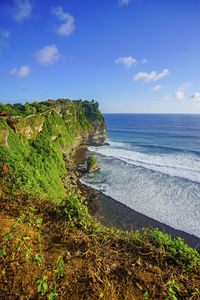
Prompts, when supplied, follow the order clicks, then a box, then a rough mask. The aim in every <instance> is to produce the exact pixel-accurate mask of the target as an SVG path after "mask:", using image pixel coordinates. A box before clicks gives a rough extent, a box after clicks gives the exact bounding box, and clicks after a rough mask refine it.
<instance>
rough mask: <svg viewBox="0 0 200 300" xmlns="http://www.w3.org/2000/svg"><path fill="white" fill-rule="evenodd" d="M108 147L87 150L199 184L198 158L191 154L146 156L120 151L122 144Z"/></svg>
mask: <svg viewBox="0 0 200 300" xmlns="http://www.w3.org/2000/svg"><path fill="white" fill-rule="evenodd" d="M110 145H111V146H110V147H109V146H106V147H89V150H90V151H92V152H96V153H98V154H101V155H104V156H107V157H112V158H116V159H119V160H122V161H124V162H126V163H128V164H132V165H135V166H138V167H143V168H146V169H149V170H152V171H156V172H160V173H163V174H167V175H170V176H176V177H180V178H184V179H187V180H190V181H194V182H199V183H200V157H199V156H197V155H195V154H193V153H184V152H182V153H176V154H161V153H160V154H146V153H142V152H139V151H135V150H125V149H120V147H123V143H113V142H112V143H110Z"/></svg>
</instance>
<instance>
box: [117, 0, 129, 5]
mask: <svg viewBox="0 0 200 300" xmlns="http://www.w3.org/2000/svg"><path fill="white" fill-rule="evenodd" d="M130 1H131V0H119V4H120V5H128V4H129V3H130Z"/></svg>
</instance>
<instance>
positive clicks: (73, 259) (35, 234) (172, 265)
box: [0, 101, 200, 300]
mask: <svg viewBox="0 0 200 300" xmlns="http://www.w3.org/2000/svg"><path fill="white" fill-rule="evenodd" d="M50 103H52V102H50ZM42 105H44V104H40V105H39V106H38V104H37V105H36V107H37V108H35V110H34V111H33V109H32V107H31V108H30V107H29V106H26V108H25V109H24V108H23V107H20V106H19V107H20V110H19V108H15V110H14V111H13V108H12V107H8V108H9V109H10V111H9V116H8V115H6V116H4V117H1V120H0V142H1V144H0V220H1V225H0V265H1V270H0V299H48V300H53V299H70V300H71V299H77V300H79V299H106V300H107V299H108V300H110V299H111V300H112V299H113V300H115V299H127V300H129V299H130V300H131V299H173V300H175V299H200V254H199V253H198V252H197V251H196V250H195V249H192V248H190V247H188V246H187V245H186V244H185V243H184V242H183V241H182V240H181V239H180V238H178V239H172V238H171V237H170V236H169V235H167V234H163V233H161V232H159V231H158V230H154V231H151V230H147V229H146V230H144V232H143V234H139V233H138V232H135V233H134V232H124V231H121V230H117V229H115V228H106V227H104V226H102V225H101V224H100V223H98V222H97V220H95V219H93V218H92V217H91V216H90V214H89V213H88V208H87V206H86V205H84V204H83V203H85V204H86V203H87V194H86V195H85V197H84V198H83V197H82V195H81V191H79V190H78V186H77V185H76V181H77V180H78V176H79V174H78V173H77V169H76V164H75V162H73V161H72V159H71V155H72V153H74V152H75V151H76V150H77V149H78V148H79V147H80V146H81V145H91V144H92V145H102V144H103V143H104V140H105V138H106V126H105V120H104V118H103V116H102V115H101V113H100V112H99V110H98V104H94V103H89V102H82V101H75V102H69V101H67V102H63V103H52V104H51V105H50V106H48V105H46V106H45V105H44V107H43V106H42ZM34 107H35V106H34ZM41 107H42V108H41ZM0 108H1V106H0ZM2 109H4V110H5V107H2ZM18 110H19V111H18ZM41 110H42V111H41ZM27 111H28V112H29V113H31V115H30V114H28V113H27ZM33 112H34V113H33ZM15 114H17V115H18V116H15ZM64 175H65V181H67V183H66V184H65V185H64V184H63V180H62V179H63V176H64Z"/></svg>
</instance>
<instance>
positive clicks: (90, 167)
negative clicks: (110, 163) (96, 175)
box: [87, 155, 99, 173]
mask: <svg viewBox="0 0 200 300" xmlns="http://www.w3.org/2000/svg"><path fill="white" fill-rule="evenodd" d="M98 170H99V167H98V163H97V161H96V159H95V158H94V157H93V156H92V155H89V156H88V158H87V172H88V173H93V172H96V171H98Z"/></svg>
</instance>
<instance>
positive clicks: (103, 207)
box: [73, 147, 200, 251]
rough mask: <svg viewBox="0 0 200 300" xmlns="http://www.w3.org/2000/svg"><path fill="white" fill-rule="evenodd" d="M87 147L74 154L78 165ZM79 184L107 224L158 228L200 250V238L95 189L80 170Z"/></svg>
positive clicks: (91, 207) (92, 211)
mask: <svg viewBox="0 0 200 300" xmlns="http://www.w3.org/2000/svg"><path fill="white" fill-rule="evenodd" d="M87 151H88V150H87V147H80V148H79V149H77V151H76V152H75V154H74V155H73V160H74V162H75V163H76V164H77V165H79V166H80V165H82V164H83V163H85V160H86V157H87ZM78 173H79V176H78V181H77V186H78V189H79V190H80V191H81V194H82V195H83V196H84V197H85V198H87V200H88V203H86V204H87V205H88V208H89V212H90V214H91V215H92V216H94V217H96V218H97V219H98V220H99V221H100V222H101V223H102V224H103V225H105V226H115V227H117V228H120V229H123V230H128V231H130V230H134V231H136V230H138V231H139V232H140V233H141V232H142V228H143V227H146V228H150V229H153V228H158V229H159V230H160V231H162V232H164V233H168V234H170V235H171V236H172V237H173V238H175V237H180V238H182V239H184V241H185V243H187V244H188V245H189V246H190V247H192V248H195V249H197V250H198V251H200V238H198V237H196V236H194V235H191V234H189V233H186V232H184V231H181V230H178V229H174V228H172V227H171V226H169V225H166V224H164V223H161V222H159V221H156V220H154V219H152V218H150V217H148V216H145V215H143V214H141V213H139V212H137V211H134V210H133V209H131V208H129V207H128V206H126V205H125V204H123V203H121V202H119V201H117V200H115V199H113V198H112V197H110V196H106V195H104V194H103V193H102V192H100V191H98V190H95V189H93V188H92V187H90V186H87V185H85V184H84V183H82V182H80V178H81V177H83V176H84V173H81V172H80V171H79V172H78Z"/></svg>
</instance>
